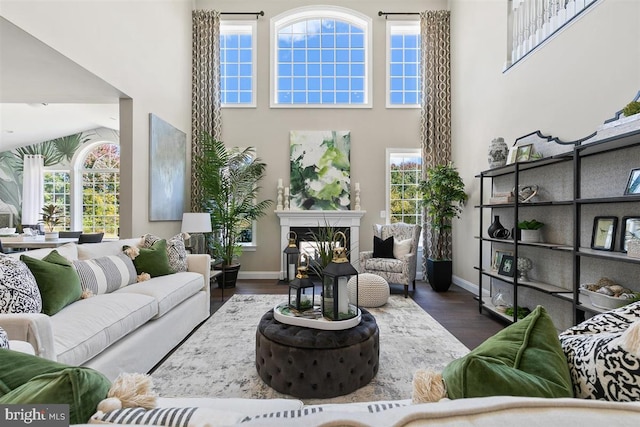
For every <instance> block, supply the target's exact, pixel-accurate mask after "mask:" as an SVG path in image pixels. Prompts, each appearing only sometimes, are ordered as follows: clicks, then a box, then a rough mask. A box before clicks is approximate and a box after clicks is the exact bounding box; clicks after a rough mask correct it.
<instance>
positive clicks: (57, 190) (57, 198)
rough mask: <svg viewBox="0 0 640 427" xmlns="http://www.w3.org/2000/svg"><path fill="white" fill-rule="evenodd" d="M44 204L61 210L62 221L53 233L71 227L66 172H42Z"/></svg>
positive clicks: (69, 191) (67, 175) (69, 179)
mask: <svg viewBox="0 0 640 427" xmlns="http://www.w3.org/2000/svg"><path fill="white" fill-rule="evenodd" d="M44 204H45V205H51V204H53V205H56V206H58V207H60V208H62V215H63V218H62V221H61V223H60V225H58V226H57V227H55V231H62V230H69V228H70V225H71V176H70V174H69V171H68V170H57V171H56V170H46V171H45V172H44Z"/></svg>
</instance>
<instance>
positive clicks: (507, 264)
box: [498, 255, 516, 277]
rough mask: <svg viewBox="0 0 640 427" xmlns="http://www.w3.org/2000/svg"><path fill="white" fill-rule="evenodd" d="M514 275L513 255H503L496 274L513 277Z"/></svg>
mask: <svg viewBox="0 0 640 427" xmlns="http://www.w3.org/2000/svg"><path fill="white" fill-rule="evenodd" d="M515 273H516V264H515V259H514V257H513V255H503V256H502V260H501V261H500V268H499V269H498V274H499V275H501V276H508V277H513V276H515Z"/></svg>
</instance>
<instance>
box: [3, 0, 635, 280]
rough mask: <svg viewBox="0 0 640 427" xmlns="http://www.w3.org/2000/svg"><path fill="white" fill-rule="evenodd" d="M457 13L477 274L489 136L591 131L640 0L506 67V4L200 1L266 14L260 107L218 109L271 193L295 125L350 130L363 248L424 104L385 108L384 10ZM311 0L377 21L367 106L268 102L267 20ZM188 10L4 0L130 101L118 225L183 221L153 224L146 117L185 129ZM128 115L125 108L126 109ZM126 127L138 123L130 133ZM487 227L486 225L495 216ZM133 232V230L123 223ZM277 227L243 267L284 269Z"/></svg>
mask: <svg viewBox="0 0 640 427" xmlns="http://www.w3.org/2000/svg"><path fill="white" fill-rule="evenodd" d="M447 3H448V4H449V7H450V8H451V11H452V47H451V51H452V67H453V68H452V73H453V75H452V91H453V156H454V161H455V164H456V165H457V166H458V167H459V169H460V171H461V173H462V175H463V178H464V180H465V182H466V184H467V189H468V191H469V192H470V194H471V199H470V201H469V202H468V204H467V208H466V209H465V211H464V213H463V217H462V219H461V220H459V221H457V222H456V224H455V227H454V251H455V261H454V274H455V275H456V276H457V277H458V278H459V279H460V280H463V281H468V282H473V283H475V282H476V281H477V273H476V271H475V270H473V265H475V264H476V263H477V259H476V258H477V241H476V240H475V239H474V238H473V236H474V235H477V234H478V229H477V228H478V225H477V224H478V221H477V216H478V214H477V210H475V209H474V208H473V206H474V204H477V203H478V194H477V192H478V183H477V182H476V181H477V180H476V179H474V178H473V177H474V175H475V174H477V173H478V172H479V171H480V170H482V169H486V168H487V162H486V152H487V145H488V143H489V142H490V141H491V139H492V138H494V137H496V136H503V137H505V139H506V140H507V141H509V142H513V141H514V140H515V138H517V137H518V136H521V135H523V134H526V133H529V132H531V131H533V130H537V129H540V130H542V131H543V132H547V133H552V134H554V135H556V136H559V137H561V138H563V139H575V138H579V137H583V136H585V135H587V134H589V133H591V132H592V131H593V130H595V127H596V126H597V125H598V124H599V123H601V122H602V121H604V120H605V119H606V118H608V117H610V116H611V114H612V113H613V112H614V111H616V110H619V109H620V108H621V107H622V106H623V105H625V104H626V103H627V102H629V101H630V100H631V98H632V97H633V96H634V95H635V93H636V92H637V91H638V89H640V33H639V31H640V30H639V28H640V25H639V24H640V2H638V1H635V0H603V1H602V3H601V4H599V5H597V6H596V7H593V8H592V11H591V12H589V13H588V14H587V15H586V16H584V17H583V18H582V19H580V21H578V22H577V23H576V24H574V25H572V26H571V27H569V28H568V29H567V30H565V31H563V32H562V33H561V34H559V35H558V36H557V37H556V38H555V39H554V40H552V41H551V42H550V43H548V44H547V45H546V46H544V47H543V48H542V49H538V51H537V52H535V53H533V54H532V55H530V57H529V58H527V59H526V60H524V61H523V62H522V63H521V64H519V65H517V66H516V67H514V68H513V69H511V70H510V71H508V72H507V73H502V66H503V63H504V61H505V59H506V46H507V42H506V12H507V1H506V0H449V1H448V2H447V1H445V0H433V1H424V0H421V1H412V0H404V1H394V2H389V1H376V0H372V1H361V0H344V1H317V0H315V1H309V0H279V1H270V2H265V1H258V0H247V1H239V0H220V1H215V0H209V1H205V0H197V1H195V3H194V4H195V7H197V8H215V9H218V10H220V11H258V10H264V11H265V16H264V17H261V18H260V19H259V20H258V48H259V54H258V107H257V108H255V109H227V110H224V112H223V139H224V141H225V142H226V143H227V144H228V145H240V146H247V145H253V146H255V147H257V149H258V152H259V154H260V155H261V156H262V157H263V159H264V160H265V161H266V162H267V164H268V168H267V178H266V180H265V182H264V190H263V193H262V197H263V198H271V199H275V196H276V194H275V185H276V182H277V179H278V178H280V177H282V178H285V181H286V180H287V179H288V166H289V156H288V145H289V141H288V134H289V131H290V130H295V129H304V130H315V129H347V130H350V131H351V136H352V153H351V159H352V179H353V181H354V182H360V183H361V187H362V194H361V199H362V200H361V202H362V208H363V209H364V210H366V211H367V214H366V215H365V217H364V222H363V227H362V235H361V239H360V240H361V247H362V248H363V249H367V248H370V247H371V245H372V244H371V240H372V233H371V225H372V224H374V223H377V222H383V221H384V220H382V219H381V218H380V217H379V211H380V210H382V209H384V204H385V201H384V197H385V196H384V191H383V188H384V182H385V180H384V168H385V149H386V148H387V147H394V148H398V147H408V148H411V147H419V136H418V135H419V112H418V111H417V110H387V109H386V108H385V107H384V91H385V84H384V76H385V72H384V61H385V54H384V52H385V50H384V49H385V21H384V18H381V17H378V16H377V12H378V11H379V10H385V11H390V12H393V11H403V12H404V11H412V12H413V11H415V12H417V11H421V10H425V9H428V8H431V9H442V8H446V7H447ZM310 4H336V5H340V6H343V7H349V8H352V9H355V10H358V11H360V12H362V13H365V14H367V15H369V16H371V17H372V19H373V31H374V33H373V46H374V54H373V64H374V67H373V84H374V92H373V103H374V106H373V108H372V109H349V110H347V109H340V110H323V109H312V110H309V109H300V110H296V109H270V108H269V92H268V91H269V84H268V83H269V73H268V64H269V50H268V48H269V44H268V43H269V42H268V40H269V19H270V18H271V17H273V16H275V15H278V14H280V13H282V12H284V11H285V10H288V9H290V8H294V7H300V6H305V5H310ZM191 7H192V2H191V1H189V0H174V1H153V2H152V1H145V0H138V1H126V0H123V1H79V0H76V1H60V0H44V1H42V0H41V1H35V0H20V1H12V0H1V1H0V14H2V16H4V17H6V18H7V19H9V20H10V21H12V22H13V23H15V24H16V25H18V26H20V27H22V28H23V29H25V30H26V31H28V32H30V33H31V34H33V35H34V36H36V37H38V38H40V39H41V40H42V41H44V42H45V43H47V44H49V45H50V46H52V47H53V48H55V49H57V50H59V51H60V52H61V53H63V54H64V55H66V56H68V57H69V58H71V59H72V60H74V61H76V62H78V63H79V64H80V65H82V66H83V67H85V68H87V69H88V70H89V71H91V72H93V73H94V74H96V75H98V76H99V77H101V78H102V79H104V80H105V81H107V82H108V83H110V84H111V85H113V86H115V87H117V88H118V89H120V90H121V91H123V92H124V93H126V94H127V95H128V96H130V97H131V99H132V101H130V102H125V103H123V105H122V110H123V111H124V112H125V114H124V115H125V116H129V117H130V123H126V122H125V123H123V124H122V125H121V126H122V128H121V140H122V143H123V144H125V137H126V136H127V134H129V135H130V142H129V143H128V144H129V146H124V147H123V155H125V156H126V158H124V159H123V169H124V170H123V192H124V193H125V194H124V196H123V199H124V200H123V206H122V208H123V213H122V215H123V218H122V221H123V230H124V231H125V232H126V233H127V234H130V235H137V234H142V233H144V232H154V233H157V234H159V235H163V236H170V235H171V234H172V233H174V232H176V231H178V230H179V225H180V223H179V222H152V223H150V222H148V220H147V218H148V206H147V195H148V176H149V171H148V148H149V147H148V141H149V132H148V127H149V126H148V114H149V113H150V112H153V113H155V114H157V115H158V116H160V117H162V118H163V119H164V120H166V121H168V122H169V123H171V124H173V125H174V126H176V127H177V128H179V129H181V130H183V131H185V132H186V133H187V134H189V133H190V131H189V130H190V109H191V108H190V100H191V95H190V92H191V89H190V82H191V80H190V79H191V76H190V70H191V53H190V51H191V37H190V34H191ZM127 112H128V113H127ZM128 129H130V130H128ZM487 224H489V223H488V222H487ZM129 232H130V233H129ZM278 233H279V228H278V222H277V218H276V217H275V215H274V214H272V213H271V214H269V215H268V216H266V217H265V218H263V219H261V220H260V222H259V224H258V245H259V246H258V250H257V251H256V252H248V253H245V254H244V255H243V257H242V260H241V261H242V263H243V270H244V271H254V272H260V271H272V272H273V271H276V270H278V269H279V255H280V251H281V250H282V248H279V247H278V243H277V242H279V234H278Z"/></svg>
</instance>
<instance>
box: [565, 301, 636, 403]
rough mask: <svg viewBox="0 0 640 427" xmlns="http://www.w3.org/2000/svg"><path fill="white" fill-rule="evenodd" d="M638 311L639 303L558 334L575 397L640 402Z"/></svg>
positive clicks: (604, 314)
mask: <svg viewBox="0 0 640 427" xmlns="http://www.w3.org/2000/svg"><path fill="white" fill-rule="evenodd" d="M639 311H640V303H633V304H629V305H628V306H625V307H621V308H619V309H615V310H611V311H608V312H606V313H602V314H599V315H597V316H594V317H592V318H591V319H588V320H586V321H584V322H582V323H580V324H579V325H576V326H574V327H572V328H569V329H568V330H566V331H564V332H563V333H561V334H560V343H561V345H562V349H563V351H564V353H565V355H566V357H567V362H568V363H569V371H570V373H571V380H572V382H573V389H574V393H575V397H578V398H584V399H598V400H610V401H637V400H640V348H638V343H640V312H639ZM634 320H635V322H634ZM634 343H635V344H634Z"/></svg>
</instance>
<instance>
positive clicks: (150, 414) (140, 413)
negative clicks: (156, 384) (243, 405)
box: [89, 407, 242, 427]
mask: <svg viewBox="0 0 640 427" xmlns="http://www.w3.org/2000/svg"><path fill="white" fill-rule="evenodd" d="M241 419H242V414H240V413H238V412H233V411H222V410H218V409H212V408H193V407H192V408H153V409H149V410H145V409H143V408H123V409H116V410H114V411H111V412H106V413H105V412H101V411H98V412H97V413H95V414H94V415H93V416H92V417H91V419H90V420H89V424H136V425H151V426H164V427H201V426H218V425H219V426H227V425H236V424H237V423H238V422H239V421H240V420H241Z"/></svg>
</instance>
